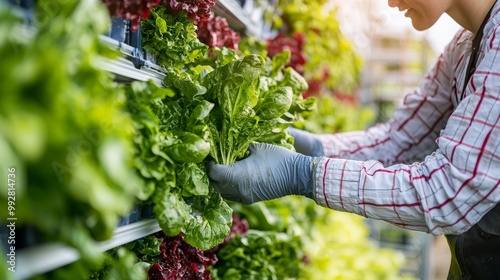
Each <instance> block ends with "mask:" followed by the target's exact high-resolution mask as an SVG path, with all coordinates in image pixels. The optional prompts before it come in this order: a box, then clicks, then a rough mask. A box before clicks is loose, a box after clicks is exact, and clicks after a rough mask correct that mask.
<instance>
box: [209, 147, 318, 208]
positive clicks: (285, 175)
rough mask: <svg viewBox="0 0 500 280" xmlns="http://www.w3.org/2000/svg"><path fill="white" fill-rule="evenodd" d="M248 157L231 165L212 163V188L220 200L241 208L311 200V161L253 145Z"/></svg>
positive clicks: (294, 153)
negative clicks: (294, 198) (292, 197)
mask: <svg viewBox="0 0 500 280" xmlns="http://www.w3.org/2000/svg"><path fill="white" fill-rule="evenodd" d="M249 151H250V155H249V156H248V157H247V158H245V159H243V160H241V161H238V162H236V163H234V164H231V165H222V164H215V163H214V162H211V163H210V164H209V165H208V176H209V177H210V179H211V185H212V186H213V187H214V189H215V190H216V191H218V192H219V193H220V194H221V195H222V197H223V198H225V199H229V200H232V201H236V202H241V203H244V204H251V203H254V202H258V201H262V200H270V199H274V198H279V197H283V196H286V195H304V196H307V197H312V188H313V186H312V184H313V179H312V171H311V163H312V161H313V158H312V157H308V156H304V155H302V154H299V153H296V152H293V151H290V150H288V149H285V148H283V147H280V146H276V145H271V144H264V143H253V144H250V146H249Z"/></svg>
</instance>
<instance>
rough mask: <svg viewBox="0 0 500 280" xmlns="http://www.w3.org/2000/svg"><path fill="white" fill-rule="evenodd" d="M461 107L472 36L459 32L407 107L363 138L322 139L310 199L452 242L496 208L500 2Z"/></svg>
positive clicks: (356, 134)
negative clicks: (313, 195)
mask: <svg viewBox="0 0 500 280" xmlns="http://www.w3.org/2000/svg"><path fill="white" fill-rule="evenodd" d="M492 14H493V17H495V18H496V19H495V20H490V21H489V22H488V23H487V24H486V26H485V29H484V37H483V39H482V43H481V50H480V51H481V56H480V58H479V61H478V65H477V70H476V72H475V73H474V74H473V75H472V77H471V79H470V82H469V84H468V85H467V87H466V92H465V93H464V96H465V97H464V99H463V100H462V101H459V97H460V96H461V94H462V93H461V90H462V88H463V83H464V81H463V79H464V77H465V73H464V72H465V70H466V66H467V63H468V60H469V54H470V49H471V41H472V37H473V35H472V34H471V33H470V32H468V31H465V30H461V31H459V32H458V33H457V34H456V36H455V37H454V38H453V40H452V42H451V43H450V44H449V45H448V47H447V48H446V49H445V51H444V53H443V54H442V55H441V56H440V57H439V58H438V60H437V61H436V63H435V65H434V66H433V67H432V68H431V69H430V70H429V72H428V73H427V74H426V75H425V78H424V81H423V82H422V84H421V86H420V87H419V88H418V89H417V90H415V91H412V92H410V93H408V94H407V95H406V96H405V98H404V99H403V103H402V105H401V106H400V107H399V108H398V109H397V110H396V112H395V114H394V117H393V118H392V119H391V120H390V121H389V122H387V123H385V124H379V125H377V126H374V127H372V128H370V129H368V130H366V131H358V132H349V133H340V134H335V135H320V136H318V138H319V139H320V141H321V143H322V145H323V151H324V152H325V156H328V157H329V158H326V157H325V158H322V159H321V161H320V162H319V163H318V164H317V165H316V174H317V175H316V176H317V177H316V190H317V191H316V201H318V203H319V204H321V205H324V206H326V207H329V208H332V209H336V210H340V211H348V212H353V213H357V214H360V215H363V216H366V217H370V218H375V219H382V220H386V221H388V222H390V223H393V224H395V225H398V226H402V227H405V228H409V229H415V230H421V231H427V232H431V233H433V234H450V233H451V234H456V233H460V232H462V231H464V230H466V229H468V228H469V227H470V226H471V225H473V224H474V223H476V222H477V221H479V219H480V218H481V217H482V216H483V215H484V214H486V213H487V212H488V211H489V210H490V209H491V208H492V207H494V206H495V204H496V203H498V202H499V201H500V188H499V186H500V26H498V25H495V22H500V2H499V3H497V4H496V7H495V8H494V9H493V13H492Z"/></svg>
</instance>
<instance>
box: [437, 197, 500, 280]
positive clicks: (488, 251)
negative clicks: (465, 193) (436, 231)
mask: <svg viewBox="0 0 500 280" xmlns="http://www.w3.org/2000/svg"><path fill="white" fill-rule="evenodd" d="M446 239H447V240H448V245H449V246H450V250H451V266H450V271H449V272H448V280H458V279H463V280H465V279H471V280H476V279H478V280H490V279H491V280H497V279H500V204H497V206H495V207H494V208H493V209H491V210H490V211H489V212H488V213H487V214H486V215H485V216H484V217H483V218H482V219H481V220H480V221H479V222H478V223H477V224H475V225H474V226H473V227H471V228H470V229H469V230H468V231H466V232H464V233H462V234H460V235H446Z"/></svg>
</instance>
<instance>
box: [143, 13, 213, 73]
mask: <svg viewBox="0 0 500 280" xmlns="http://www.w3.org/2000/svg"><path fill="white" fill-rule="evenodd" d="M141 28H142V32H141V36H142V46H143V48H144V49H145V50H146V51H148V52H150V53H151V54H152V55H153V56H154V57H155V58H156V59H157V61H158V64H159V65H161V66H164V67H167V68H169V67H174V68H183V67H184V66H185V65H186V64H189V63H191V62H194V61H196V60H197V59H199V58H202V57H203V56H204V55H205V54H206V53H207V51H208V46H207V45H205V44H203V43H202V42H200V41H199V40H198V36H197V35H196V26H195V25H194V24H193V23H192V22H191V21H190V19H189V17H188V15H187V14H186V12H182V11H181V12H178V13H177V14H175V15H174V14H172V13H170V12H169V11H168V10H167V8H165V6H164V5H160V6H158V7H156V8H155V9H152V10H151V15H150V16H149V17H148V18H147V19H145V20H143V21H142V25H141Z"/></svg>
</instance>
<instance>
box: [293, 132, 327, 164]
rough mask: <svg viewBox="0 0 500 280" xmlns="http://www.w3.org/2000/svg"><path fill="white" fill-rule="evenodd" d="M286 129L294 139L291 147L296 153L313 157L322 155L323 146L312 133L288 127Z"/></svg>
mask: <svg viewBox="0 0 500 280" xmlns="http://www.w3.org/2000/svg"><path fill="white" fill-rule="evenodd" d="M287 129H288V132H290V134H291V135H292V136H293V138H294V143H293V146H294V147H295V150H297V152H299V153H301V154H303V155H306V156H313V157H318V156H322V155H323V146H322V145H321V142H320V141H319V139H318V138H317V137H316V136H315V135H314V134H313V133H310V132H308V131H305V130H300V129H297V128H294V127H289V128H287Z"/></svg>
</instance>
